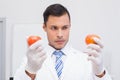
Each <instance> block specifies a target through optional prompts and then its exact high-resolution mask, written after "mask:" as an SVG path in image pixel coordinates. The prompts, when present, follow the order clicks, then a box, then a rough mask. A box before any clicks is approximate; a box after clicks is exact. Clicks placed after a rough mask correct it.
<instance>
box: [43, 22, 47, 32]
mask: <svg viewBox="0 0 120 80" xmlns="http://www.w3.org/2000/svg"><path fill="white" fill-rule="evenodd" d="M46 27H47V26H46V25H45V24H43V29H44V31H45V32H46V31H47V28H46Z"/></svg>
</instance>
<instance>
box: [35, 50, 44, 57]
mask: <svg viewBox="0 0 120 80" xmlns="http://www.w3.org/2000/svg"><path fill="white" fill-rule="evenodd" d="M44 55H46V52H45V51H44V50H42V51H40V52H38V54H37V56H38V57H42V56H44Z"/></svg>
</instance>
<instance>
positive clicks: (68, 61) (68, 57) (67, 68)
mask: <svg viewBox="0 0 120 80" xmlns="http://www.w3.org/2000/svg"><path fill="white" fill-rule="evenodd" d="M69 53H70V52H69ZM72 57H73V56H72V54H68V55H67V58H66V61H65V62H64V68H63V71H62V76H61V80H64V78H65V76H66V74H69V73H68V72H69V71H68V70H69V68H70V66H71V65H70V64H71V63H70V62H71V60H73V58H72Z"/></svg>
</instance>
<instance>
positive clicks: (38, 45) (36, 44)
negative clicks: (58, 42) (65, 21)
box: [29, 40, 43, 50]
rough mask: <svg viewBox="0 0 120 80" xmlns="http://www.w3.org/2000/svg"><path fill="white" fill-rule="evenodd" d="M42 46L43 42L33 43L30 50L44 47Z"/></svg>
mask: <svg viewBox="0 0 120 80" xmlns="http://www.w3.org/2000/svg"><path fill="white" fill-rule="evenodd" d="M42 44H43V42H42V40H38V41H36V42H35V43H33V44H32V45H31V46H30V47H29V48H30V49H31V50H35V49H37V48H38V47H40V46H42Z"/></svg>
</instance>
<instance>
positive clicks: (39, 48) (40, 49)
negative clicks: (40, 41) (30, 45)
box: [36, 46, 44, 52]
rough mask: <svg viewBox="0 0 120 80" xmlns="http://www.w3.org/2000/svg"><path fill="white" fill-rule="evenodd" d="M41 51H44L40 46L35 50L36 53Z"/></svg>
mask: <svg viewBox="0 0 120 80" xmlns="http://www.w3.org/2000/svg"><path fill="white" fill-rule="evenodd" d="M43 49H44V48H43V47H42V46H40V47H38V48H37V49H36V52H41V51H42V50H43Z"/></svg>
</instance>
